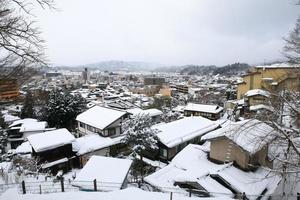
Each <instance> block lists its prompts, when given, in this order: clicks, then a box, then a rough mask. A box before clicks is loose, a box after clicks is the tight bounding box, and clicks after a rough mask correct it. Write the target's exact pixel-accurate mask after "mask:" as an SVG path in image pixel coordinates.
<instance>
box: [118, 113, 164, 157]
mask: <svg viewBox="0 0 300 200" xmlns="http://www.w3.org/2000/svg"><path fill="white" fill-rule="evenodd" d="M152 125H153V121H152V119H151V117H150V116H149V115H135V116H134V117H133V118H131V119H127V120H126V121H124V123H123V124H122V128H123V130H124V133H125V137H124V138H123V140H122V142H123V143H125V144H127V145H129V147H130V148H131V150H132V151H133V152H134V153H137V154H141V153H142V152H143V151H144V150H146V149H151V150H156V149H158V146H157V143H158V139H157V136H156V133H157V131H158V130H156V129H153V128H151V126H152Z"/></svg>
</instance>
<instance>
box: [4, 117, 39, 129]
mask: <svg viewBox="0 0 300 200" xmlns="http://www.w3.org/2000/svg"><path fill="white" fill-rule="evenodd" d="M37 121H38V120H37V119H32V118H25V119H20V120H16V121H14V122H13V123H12V124H11V125H9V128H10V127H13V126H17V125H22V124H24V123H32V122H37Z"/></svg>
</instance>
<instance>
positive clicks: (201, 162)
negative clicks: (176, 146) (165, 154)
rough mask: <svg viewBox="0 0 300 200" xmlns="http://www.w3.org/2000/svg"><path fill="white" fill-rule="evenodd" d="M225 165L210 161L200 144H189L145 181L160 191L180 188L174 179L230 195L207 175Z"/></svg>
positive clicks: (228, 191)
mask: <svg viewBox="0 0 300 200" xmlns="http://www.w3.org/2000/svg"><path fill="white" fill-rule="evenodd" d="M227 165H228V164H227ZM227 165H217V164H215V163H212V162H210V161H209V160H208V159H207V154H206V153H205V152H204V151H203V150H202V146H201V145H193V144H190V145H188V146H186V147H185V148H184V149H183V150H182V151H180V152H179V153H178V154H177V155H176V156H175V157H174V158H173V160H172V161H171V163H170V164H169V165H167V166H166V167H164V168H162V169H160V170H158V171H156V172H154V173H153V174H151V175H149V176H147V177H145V181H146V182H147V183H149V184H151V185H153V186H155V187H156V188H158V189H160V190H162V191H178V190H180V188H179V187H178V186H174V183H175V181H176V182H185V181H186V182H197V183H199V184H200V185H201V186H202V187H203V188H204V189H205V190H207V191H208V192H218V193H223V196H224V195H232V192H231V191H230V190H228V189H227V188H225V187H223V186H222V185H221V184H220V183H218V182H217V181H215V180H213V179H212V178H211V177H209V176H208V175H209V173H210V171H218V170H221V169H222V168H224V167H226V166H227ZM214 196H218V195H217V194H215V195H214Z"/></svg>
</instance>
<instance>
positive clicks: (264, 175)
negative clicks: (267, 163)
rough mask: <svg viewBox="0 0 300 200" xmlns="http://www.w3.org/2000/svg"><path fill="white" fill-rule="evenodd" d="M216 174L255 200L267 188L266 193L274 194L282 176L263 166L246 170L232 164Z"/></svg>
mask: <svg viewBox="0 0 300 200" xmlns="http://www.w3.org/2000/svg"><path fill="white" fill-rule="evenodd" d="M215 174H217V175H218V176H220V177H222V178H223V179H224V180H226V181H227V182H228V183H229V184H230V185H231V187H233V188H235V189H236V190H237V191H240V192H245V194H246V196H247V197H248V199H253V200H254V199H257V196H258V195H261V194H262V193H263V191H264V190H265V189H267V192H266V194H265V195H268V194H273V193H274V191H275V189H276V188H277V186H278V183H279V182H280V177H278V176H276V175H275V174H272V173H271V172H270V170H267V169H263V168H259V169H257V170H256V171H255V172H251V171H250V172H245V171H242V170H240V169H238V168H236V167H233V166H231V167H227V168H224V169H223V170H220V171H218V172H217V173H215ZM237 177H238V178H237Z"/></svg>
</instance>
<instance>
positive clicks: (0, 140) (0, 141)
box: [0, 110, 7, 160]
mask: <svg viewBox="0 0 300 200" xmlns="http://www.w3.org/2000/svg"><path fill="white" fill-rule="evenodd" d="M6 127H7V124H6V123H5V120H4V117H3V114H2V112H1V110H0V155H2V154H3V153H4V152H5V147H6V144H7V133H6V131H5V130H4V129H5V128H6ZM0 160H1V157H0Z"/></svg>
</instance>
